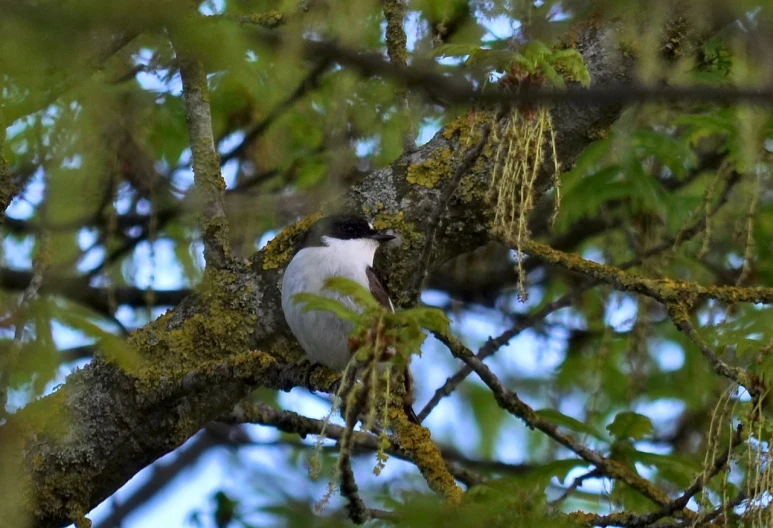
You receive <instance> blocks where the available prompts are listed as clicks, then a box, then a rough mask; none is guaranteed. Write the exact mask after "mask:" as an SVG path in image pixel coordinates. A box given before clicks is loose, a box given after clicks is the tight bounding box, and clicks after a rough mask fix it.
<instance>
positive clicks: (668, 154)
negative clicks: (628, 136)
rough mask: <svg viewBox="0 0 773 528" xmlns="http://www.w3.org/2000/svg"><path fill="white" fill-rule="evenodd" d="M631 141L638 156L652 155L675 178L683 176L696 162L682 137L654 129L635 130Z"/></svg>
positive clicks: (693, 154)
mask: <svg viewBox="0 0 773 528" xmlns="http://www.w3.org/2000/svg"><path fill="white" fill-rule="evenodd" d="M632 141H633V146H634V148H635V149H636V150H637V154H638V155H639V156H641V157H644V156H654V157H655V158H657V159H658V160H660V161H661V162H662V163H663V164H664V165H666V166H667V167H668V168H669V169H671V172H672V173H673V174H674V176H676V177H677V178H683V177H684V176H685V175H686V174H687V168H688V167H694V166H695V165H696V164H697V159H696V156H695V153H694V152H693V151H692V149H691V148H690V146H689V144H688V143H687V142H686V141H684V140H683V139H681V140H680V139H676V138H674V137H673V136H670V135H668V134H663V133H661V132H656V131H654V130H637V131H636V132H635V133H634V134H633V137H632Z"/></svg>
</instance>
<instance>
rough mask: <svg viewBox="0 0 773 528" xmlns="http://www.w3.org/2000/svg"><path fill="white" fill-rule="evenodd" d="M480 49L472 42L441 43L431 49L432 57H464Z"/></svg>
mask: <svg viewBox="0 0 773 528" xmlns="http://www.w3.org/2000/svg"><path fill="white" fill-rule="evenodd" d="M478 50H480V48H479V47H478V46H475V45H472V44H443V45H442V46H438V47H436V48H435V49H433V50H432V52H431V54H430V55H431V56H432V57H465V56H467V55H471V54H472V53H474V52H475V51H478Z"/></svg>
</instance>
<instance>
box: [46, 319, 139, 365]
mask: <svg viewBox="0 0 773 528" xmlns="http://www.w3.org/2000/svg"><path fill="white" fill-rule="evenodd" d="M52 313H53V315H54V317H55V318H56V319H57V320H59V321H60V322H61V323H62V324H64V325H66V326H69V327H70V328H73V329H75V330H79V331H81V332H83V333H84V334H85V335H87V336H88V337H91V338H94V339H96V340H97V348H98V349H99V351H100V352H101V353H102V354H103V355H104V356H105V357H106V358H107V359H109V360H112V361H115V362H116V363H118V364H119V365H120V366H121V367H125V368H128V369H131V368H133V367H135V366H136V365H137V363H138V362H139V361H140V358H139V355H138V354H137V352H136V350H134V348H132V347H131V346H129V344H128V343H127V342H126V341H125V340H124V339H122V338H120V337H118V336H116V335H113V334H111V333H110V332H108V331H106V330H104V329H103V328H102V327H100V326H99V325H97V324H95V323H94V322H92V321H91V320H90V318H89V317H87V316H85V315H84V314H83V313H81V312H79V311H77V310H73V309H56V310H55V311H52Z"/></svg>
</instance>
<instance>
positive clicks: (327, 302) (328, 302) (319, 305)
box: [293, 293, 361, 324]
mask: <svg viewBox="0 0 773 528" xmlns="http://www.w3.org/2000/svg"><path fill="white" fill-rule="evenodd" d="M293 302H294V303H296V304H301V303H303V304H304V306H303V311H304V312H312V311H314V310H319V311H321V312H332V313H334V314H335V315H337V316H338V317H340V318H341V319H343V320H345V321H350V322H352V323H355V324H357V323H359V322H360V319H361V315H360V314H358V313H355V312H353V311H351V310H350V309H349V308H347V307H346V306H344V305H343V304H341V302H340V301H337V300H335V299H331V298H330V297H324V296H322V295H316V294H314V293H296V294H295V295H293Z"/></svg>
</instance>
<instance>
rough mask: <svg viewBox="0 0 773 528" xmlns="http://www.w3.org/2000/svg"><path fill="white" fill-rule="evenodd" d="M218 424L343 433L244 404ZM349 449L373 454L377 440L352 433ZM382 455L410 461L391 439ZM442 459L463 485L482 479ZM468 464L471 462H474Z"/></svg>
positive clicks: (321, 423)
mask: <svg viewBox="0 0 773 528" xmlns="http://www.w3.org/2000/svg"><path fill="white" fill-rule="evenodd" d="M220 421H223V422H225V423H255V424H261V425H267V426H272V427H276V428H277V429H279V430H280V431H283V432H286V433H295V434H297V435H299V436H300V437H301V438H304V437H306V435H310V434H313V435H318V434H320V433H321V432H322V428H323V427H324V428H325V436H326V437H327V438H329V439H332V440H340V439H341V438H342V437H343V434H344V428H343V427H341V426H339V425H335V424H330V423H329V424H327V425H325V422H324V421H323V420H317V419H314V418H307V417H305V416H302V415H300V414H297V413H295V412H293V411H281V410H278V409H274V408H273V407H271V406H269V405H267V404H263V403H252V402H247V401H243V402H241V403H239V404H238V405H237V406H236V407H235V408H234V410H233V411H232V412H231V413H229V414H228V415H227V416H224V417H223V418H221V420H220ZM352 446H354V447H355V448H358V449H366V450H368V451H377V450H378V448H379V438H378V437H376V436H375V435H373V434H371V433H368V432H363V431H354V433H353V434H352ZM386 452H387V453H388V454H389V455H390V456H394V457H397V458H399V459H401V460H406V461H409V462H410V461H412V460H413V457H412V456H411V454H410V453H408V452H407V451H405V450H403V449H402V448H401V447H400V446H398V445H397V443H395V442H394V441H393V440H392V439H390V444H389V446H388V447H387V448H386ZM444 458H446V463H447V464H448V469H449V471H451V473H452V474H453V475H454V478H456V479H457V480H459V481H460V482H462V483H464V484H465V485H467V486H472V485H475V484H480V483H482V482H484V481H485V480H486V479H485V478H484V477H483V476H481V475H480V474H478V473H476V472H474V471H470V470H468V469H466V468H464V467H463V466H462V463H464V462H465V461H460V462H461V463H458V462H454V461H449V460H448V459H449V458H459V455H458V453H455V452H451V453H448V454H446V455H445V457H444ZM469 462H470V463H474V461H469Z"/></svg>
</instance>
